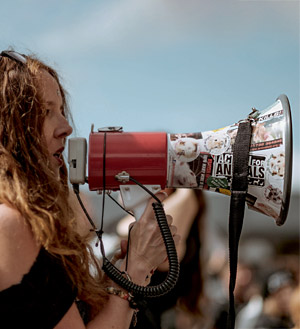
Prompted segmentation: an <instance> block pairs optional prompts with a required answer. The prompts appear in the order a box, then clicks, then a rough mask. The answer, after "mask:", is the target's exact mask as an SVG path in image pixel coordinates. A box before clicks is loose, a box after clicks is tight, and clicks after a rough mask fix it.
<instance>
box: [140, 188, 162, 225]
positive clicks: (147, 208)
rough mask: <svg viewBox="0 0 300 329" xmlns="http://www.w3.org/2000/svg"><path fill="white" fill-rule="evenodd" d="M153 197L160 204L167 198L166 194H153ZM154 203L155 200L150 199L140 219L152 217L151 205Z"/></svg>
mask: <svg viewBox="0 0 300 329" xmlns="http://www.w3.org/2000/svg"><path fill="white" fill-rule="evenodd" d="M155 196H156V197H157V198H158V199H159V201H160V202H163V201H164V200H165V199H166V198H167V197H168V194H167V193H166V192H158V193H157V194H155ZM155 202H157V200H155V199H154V198H150V200H149V201H148V204H147V207H146V209H145V211H144V213H143V215H142V217H141V219H142V218H147V217H149V216H151V217H153V207H152V203H155Z"/></svg>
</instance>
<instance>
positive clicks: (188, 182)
mask: <svg viewBox="0 0 300 329" xmlns="http://www.w3.org/2000/svg"><path fill="white" fill-rule="evenodd" d="M250 117H251V118H252V138H251V147H250V153H249V172H248V194H247V204H248V206H249V208H250V209H253V210H256V211H259V212H261V213H264V214H266V215H267V216H270V217H273V218H274V219H275V220H276V223H277V225H282V224H283V223H284V222H285V220H286V217H287V213H288V208H289V200H290V190H291V175H292V127H291V112H290V106H289V101H288V99H287V97H286V96H285V95H281V96H280V97H278V99H277V100H276V102H275V103H274V104H272V105H271V106H270V107H268V108H267V109H265V110H263V111H257V110H255V111H253V113H251V115H250ZM237 129H238V123H236V124H232V125H230V126H227V127H225V128H222V129H217V130H210V131H205V132H198V133H185V134H182V133H181V134H167V133H165V132H146V133H145V132H135V133H128V132H123V131H122V128H120V127H108V128H104V129H99V130H98V132H93V131H92V132H91V134H90V138H89V152H88V184H89V188H90V190H100V191H101V190H119V189H121V190H122V191H123V193H124V194H125V192H126V191H128V195H129V199H130V200H129V201H130V202H131V200H132V199H134V198H135V197H132V194H130V189H131V186H132V184H133V183H132V182H131V181H130V180H129V177H132V178H134V179H135V180H136V181H138V182H139V183H141V184H144V185H147V186H150V187H153V192H155V190H158V189H164V188H165V187H172V188H193V189H205V190H211V191H215V192H219V193H223V194H227V195H230V193H231V191H230V187H231V180H232V176H233V173H232V157H233V156H232V150H233V148H232V147H233V145H234V143H235V137H236V133H237ZM69 142H70V143H69V164H70V181H71V183H76V184H78V183H82V184H83V183H85V182H86V180H87V179H86V178H85V162H86V160H85V158H84V157H85V155H84V154H85V152H86V146H85V145H86V142H85V139H76V138H75V139H70V140H69ZM78 145H79V146H78ZM138 194H139V192H138Z"/></svg>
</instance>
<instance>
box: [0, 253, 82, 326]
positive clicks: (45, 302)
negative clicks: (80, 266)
mask: <svg viewBox="0 0 300 329" xmlns="http://www.w3.org/2000/svg"><path fill="white" fill-rule="evenodd" d="M76 292H77V291H76V288H75V287H74V286H73V284H72V282H71V281H70V279H69V277H68V275H67V274H66V272H65V269H64V267H63V266H62V263H61V260H59V259H57V258H55V257H53V256H52V255H50V254H49V253H48V252H47V251H46V250H45V249H43V248H42V249H41V250H40V252H39V254H38V257H37V259H36V261H35V262H34V264H33V265H32V267H31V269H30V271H29V273H27V274H25V275H24V277H23V279H22V281H21V283H19V284H16V285H13V286H11V287H9V288H7V289H5V290H2V291H0V328H1V329H23V328H31V329H52V328H54V327H55V326H56V325H57V324H58V322H59V321H60V320H61V319H62V318H63V316H64V314H65V313H66V312H67V311H68V309H69V308H70V307H71V305H72V304H73V302H74V300H75V298H76Z"/></svg>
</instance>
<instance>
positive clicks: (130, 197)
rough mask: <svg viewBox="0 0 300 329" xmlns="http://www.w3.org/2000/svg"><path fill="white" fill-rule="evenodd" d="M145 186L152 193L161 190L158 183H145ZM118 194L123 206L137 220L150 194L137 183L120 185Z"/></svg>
mask: <svg viewBox="0 0 300 329" xmlns="http://www.w3.org/2000/svg"><path fill="white" fill-rule="evenodd" d="M145 187H146V188H147V189H148V190H149V191H150V192H151V193H153V194H155V193H157V192H159V191H160V190H161V186H160V185H145ZM120 194H121V198H122V201H123V206H124V208H125V209H126V210H128V211H132V212H133V214H134V218H135V219H136V220H139V219H140V218H141V216H142V215H143V213H144V211H145V209H146V207H147V205H148V201H149V200H150V198H151V195H150V194H149V193H148V192H147V191H145V190H143V189H142V188H141V187H140V186H138V185H121V186H120Z"/></svg>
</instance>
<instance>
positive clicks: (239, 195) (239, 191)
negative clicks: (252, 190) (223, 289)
mask: <svg viewBox="0 0 300 329" xmlns="http://www.w3.org/2000/svg"><path fill="white" fill-rule="evenodd" d="M250 141H251V122H250V120H246V121H243V122H241V123H240V124H239V127H238V132H237V136H236V141H235V143H234V146H233V169H232V184H231V198H230V213H229V269H230V281H229V312H228V321H227V328H228V329H233V328H234V325H235V305H234V288H235V283H236V272H237V263H238V245H239V240H240V235H241V232H242V226H243V219H244V211H245V201H246V193H247V188H248V179H247V177H248V164H249V150H250Z"/></svg>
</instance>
